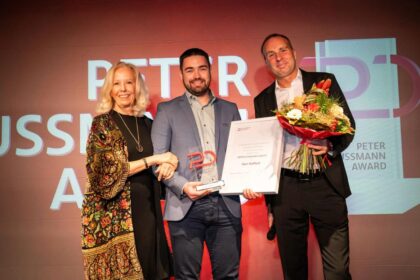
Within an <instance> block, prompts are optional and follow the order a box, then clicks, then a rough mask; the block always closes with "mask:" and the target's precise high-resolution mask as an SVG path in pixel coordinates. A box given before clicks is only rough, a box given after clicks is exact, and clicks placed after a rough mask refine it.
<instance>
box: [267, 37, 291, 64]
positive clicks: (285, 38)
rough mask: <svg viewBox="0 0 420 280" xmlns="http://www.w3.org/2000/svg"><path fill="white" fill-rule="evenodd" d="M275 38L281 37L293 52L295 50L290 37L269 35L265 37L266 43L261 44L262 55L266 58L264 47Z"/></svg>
mask: <svg viewBox="0 0 420 280" xmlns="http://www.w3.org/2000/svg"><path fill="white" fill-rule="evenodd" d="M274 37H280V38H283V39H284V40H286V41H287V45H288V46H289V48H290V49H291V50H293V46H292V41H290V39H289V37H287V36H286V35H283V34H279V33H272V34H270V35H268V36H267V37H265V39H264V41H263V42H262V44H261V54H262V55H263V57H264V58H265V53H264V45H265V43H267V41H268V40H270V39H271V38H274Z"/></svg>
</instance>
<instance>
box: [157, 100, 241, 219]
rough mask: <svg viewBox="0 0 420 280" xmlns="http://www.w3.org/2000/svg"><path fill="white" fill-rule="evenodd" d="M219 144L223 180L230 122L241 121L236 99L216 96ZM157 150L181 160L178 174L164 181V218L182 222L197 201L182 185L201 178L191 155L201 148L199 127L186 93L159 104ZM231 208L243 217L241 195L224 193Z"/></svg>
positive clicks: (217, 137)
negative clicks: (170, 153) (190, 157)
mask: <svg viewBox="0 0 420 280" xmlns="http://www.w3.org/2000/svg"><path fill="white" fill-rule="evenodd" d="M214 113H215V144H216V151H215V152H216V155H217V157H216V164H217V171H218V175H219V179H220V178H221V177H222V171H223V163H224V160H225V154H226V146H227V141H228V137H229V129H230V123H231V122H232V121H236V120H240V115H239V111H238V107H237V106H236V104H234V103H232V102H228V101H226V100H223V99H220V98H216V100H215V102H214ZM152 141H153V150H154V153H155V154H161V153H165V152H168V151H170V152H172V153H174V154H175V155H176V156H177V157H178V160H179V164H178V168H177V170H176V172H175V174H174V176H173V177H172V178H170V179H168V180H165V181H164V183H165V185H166V186H167V191H166V203H165V211H164V219H165V220H169V221H179V220H181V219H183V218H184V216H185V215H186V214H187V212H188V210H189V209H190V207H191V205H192V203H193V201H192V200H191V199H190V198H189V197H187V196H185V195H183V194H182V187H183V186H184V184H185V183H187V182H190V181H197V171H195V170H193V169H190V168H189V164H190V159H189V158H188V156H187V155H188V154H189V153H191V152H196V151H201V152H202V146H201V142H200V136H199V133H198V128H197V125H196V123H195V119H194V115H193V112H192V109H191V106H190V104H189V102H188V97H187V96H186V94H184V95H182V96H179V97H176V98H174V99H172V100H170V101H168V102H162V103H160V104H159V105H158V109H157V114H156V117H155V120H154V121H153V127H152ZM222 198H223V201H224V202H225V204H226V206H227V208H228V209H229V211H230V212H231V213H232V214H233V215H234V216H235V217H241V205H240V201H239V196H237V195H234V196H222Z"/></svg>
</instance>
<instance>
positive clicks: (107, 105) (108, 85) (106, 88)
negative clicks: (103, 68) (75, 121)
mask: <svg viewBox="0 0 420 280" xmlns="http://www.w3.org/2000/svg"><path fill="white" fill-rule="evenodd" d="M120 68H129V69H130V70H131V71H133V74H134V77H135V78H136V89H135V104H134V106H133V111H134V115H135V116H143V114H144V113H145V112H146V108H147V106H148V105H149V91H148V89H147V87H146V84H145V83H144V80H143V78H142V76H141V74H140V73H139V72H138V71H137V68H136V66H134V65H133V64H131V63H126V62H122V61H120V62H118V63H117V64H114V65H113V66H112V67H111V69H109V71H108V72H107V73H106V76H105V81H104V85H103V86H102V88H101V99H100V101H99V103H98V106H97V108H96V112H97V113H98V114H104V113H108V112H109V111H111V109H112V108H113V107H114V102H115V101H114V100H113V99H112V97H111V91H112V87H113V80H114V75H115V72H116V71H117V70H118V69H120Z"/></svg>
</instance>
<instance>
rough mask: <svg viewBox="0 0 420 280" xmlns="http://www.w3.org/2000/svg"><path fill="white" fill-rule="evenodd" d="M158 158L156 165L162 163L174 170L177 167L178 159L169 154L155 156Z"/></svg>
mask: <svg viewBox="0 0 420 280" xmlns="http://www.w3.org/2000/svg"><path fill="white" fill-rule="evenodd" d="M155 156H157V157H158V163H157V164H158V165H160V164H162V163H169V164H172V165H173V166H174V169H176V168H177V167H178V158H177V157H176V155H174V154H173V153H171V152H166V153H163V154H160V155H155Z"/></svg>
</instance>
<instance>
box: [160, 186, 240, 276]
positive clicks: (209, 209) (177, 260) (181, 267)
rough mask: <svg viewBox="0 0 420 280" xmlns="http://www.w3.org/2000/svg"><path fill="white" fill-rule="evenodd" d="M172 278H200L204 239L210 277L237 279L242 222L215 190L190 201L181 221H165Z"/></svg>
mask: <svg viewBox="0 0 420 280" xmlns="http://www.w3.org/2000/svg"><path fill="white" fill-rule="evenodd" d="M168 225H169V230H170V234H171V241H172V248H173V255H174V266H175V279H199V277H200V270H201V260H202V257H203V244H204V242H206V245H207V248H208V251H209V254H210V261H211V266H212V272H213V279H238V278H239V259H240V255H241V236H242V223H241V219H240V218H236V217H234V216H232V214H231V213H230V212H229V210H228V209H227V208H226V206H225V203H224V202H223V199H222V198H221V197H220V196H219V195H218V194H211V195H210V196H207V197H204V198H201V199H199V200H197V201H195V202H194V203H193V205H192V206H191V208H190V210H189V212H188V213H187V215H186V216H185V217H184V219H182V220H181V221H177V222H172V221H170V222H168Z"/></svg>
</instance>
